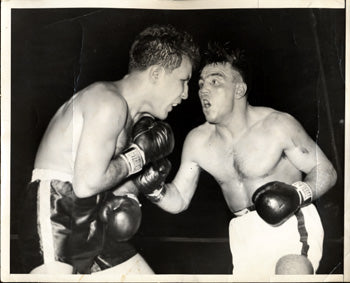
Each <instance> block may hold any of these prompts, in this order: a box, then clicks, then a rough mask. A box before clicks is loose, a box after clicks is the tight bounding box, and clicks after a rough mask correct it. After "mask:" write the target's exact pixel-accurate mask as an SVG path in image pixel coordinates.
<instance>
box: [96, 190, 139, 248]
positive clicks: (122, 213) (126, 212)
mask: <svg viewBox="0 0 350 283" xmlns="http://www.w3.org/2000/svg"><path fill="white" fill-rule="evenodd" d="M99 215H100V219H101V220H102V221H103V222H104V223H106V225H107V228H106V230H107V234H108V235H109V236H110V237H111V238H113V239H114V240H115V241H127V240H128V239H130V238H131V237H132V236H133V235H134V234H135V233H136V232H137V230H138V229H139V227H140V223H141V208H140V203H139V202H138V200H137V198H136V196H135V195H132V194H128V195H124V196H114V197H113V198H112V199H111V200H108V201H106V203H105V204H104V205H103V206H102V207H101V210H100V212H99Z"/></svg>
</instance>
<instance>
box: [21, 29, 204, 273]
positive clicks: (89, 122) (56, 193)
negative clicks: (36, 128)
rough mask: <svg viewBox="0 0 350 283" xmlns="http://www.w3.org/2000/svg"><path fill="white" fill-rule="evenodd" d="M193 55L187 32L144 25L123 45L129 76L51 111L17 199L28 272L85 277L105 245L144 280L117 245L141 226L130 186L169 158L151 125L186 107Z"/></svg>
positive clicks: (166, 139) (167, 142)
mask: <svg viewBox="0 0 350 283" xmlns="http://www.w3.org/2000/svg"><path fill="white" fill-rule="evenodd" d="M198 56H199V53H198V47H197V46H196V45H195V43H194V42H193V39H192V37H191V36H190V35H189V34H187V33H186V32H180V31H178V30H176V29H175V28H174V27H172V26H151V27H149V28H146V29H145V30H144V31H142V32H141V33H140V34H139V35H138V36H137V37H136V39H135V41H134V43H133V44H132V46H131V49H130V60H129V72H128V74H126V75H125V76H124V77H123V78H122V79H120V80H118V81H114V82H96V83H93V84H92V85H90V86H87V87H86V88H84V89H82V90H81V91H79V92H77V93H76V94H74V95H73V96H72V98H71V99H69V100H68V101H67V102H66V103H64V104H63V105H62V106H61V107H60V108H59V109H58V111H57V112H56V114H55V115H54V117H53V118H52V119H51V121H50V123H49V125H48V128H47V130H46V132H45V134H44V136H43V138H42V140H41V143H40V146H39V149H38V151H37V154H36V158H35V164H34V170H33V173H32V179H31V182H30V184H29V186H28V188H27V191H26V197H25V199H24V200H23V212H22V217H21V220H20V231H19V234H20V244H21V250H22V255H21V257H22V258H23V259H24V262H23V263H24V268H25V270H26V271H27V272H31V273H49V274H59V273H89V272H91V268H92V267H93V265H94V264H95V259H96V258H97V256H98V255H99V253H100V252H103V251H104V250H106V249H105V248H104V246H106V245H107V246H108V243H107V244H106V243H104V241H103V239H105V240H106V239H110V240H111V241H112V242H113V252H114V254H112V255H111V254H110V255H108V257H109V258H111V257H117V256H119V257H120V258H119V259H118V260H115V259H113V260H112V261H113V264H120V263H121V262H123V261H125V262H128V263H127V265H126V266H127V267H128V268H129V267H130V265H133V264H136V263H137V264H138V266H137V268H135V269H134V271H135V272H138V273H140V272H141V273H142V272H145V273H152V270H151V268H150V267H149V266H148V265H147V263H146V262H145V261H144V260H143V259H142V257H141V256H140V255H138V254H137V253H136V251H135V250H134V249H133V248H132V247H131V246H128V245H126V244H125V243H126V242H125V240H127V239H128V238H130V237H131V236H132V235H133V234H134V233H135V232H136V230H137V228H138V225H139V222H140V217H141V215H140V208H139V206H138V202H137V200H136V199H137V198H136V196H137V189H136V188H135V185H134V184H133V182H132V181H131V180H132V178H133V177H136V175H137V174H139V173H140V172H141V171H142V170H143V168H144V167H145V166H147V164H150V163H151V162H152V161H156V160H158V159H161V158H163V157H164V156H166V155H168V154H169V153H170V152H171V151H172V149H173V146H174V138H173V136H172V132H171V129H170V127H169V126H168V125H167V124H166V123H163V122H161V121H158V120H155V119H153V118H152V117H155V118H157V119H160V120H163V119H165V118H166V117H167V115H168V113H169V112H170V111H171V110H172V109H173V107H175V106H177V105H179V104H180V103H181V101H182V100H183V99H186V98H187V96H188V81H189V80H190V78H191V73H192V68H193V67H194V66H195V65H196V63H197V62H198ZM146 114H147V115H146ZM144 116H151V117H144ZM136 122H138V124H137V125H135V126H134V124H135V123H136ZM133 130H134V132H135V134H133ZM130 184H131V185H130ZM111 191H112V192H113V195H114V196H112V195H111V194H110V192H111ZM131 195H134V197H133V196H131ZM100 211H102V212H100ZM119 217H121V218H123V219H124V220H126V224H125V225H121V221H119ZM106 227H107V228H106ZM101 231H102V232H101ZM107 231H108V235H109V236H108V237H105V234H104V232H106V233H107ZM111 235H112V236H111ZM118 237H120V240H118V239H116V238H118ZM118 243H119V244H118ZM130 260H131V262H130ZM122 269H123V268H121V271H120V272H123V271H122ZM124 271H125V270H124Z"/></svg>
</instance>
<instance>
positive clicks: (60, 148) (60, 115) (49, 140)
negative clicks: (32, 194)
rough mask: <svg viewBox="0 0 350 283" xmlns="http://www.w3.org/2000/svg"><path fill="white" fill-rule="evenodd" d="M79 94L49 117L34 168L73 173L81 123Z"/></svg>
mask: <svg viewBox="0 0 350 283" xmlns="http://www.w3.org/2000/svg"><path fill="white" fill-rule="evenodd" d="M80 95H81V94H80V93H77V94H75V95H74V96H73V97H72V98H71V99H70V100H68V101H67V102H66V103H65V104H63V105H62V106H61V107H60V108H59V110H58V111H57V112H56V114H55V115H54V117H53V118H52V119H51V121H50V124H49V126H48V127H47V129H46V132H45V134H44V136H43V138H42V140H41V143H40V146H39V149H38V152H37V155H36V159H35V165H34V167H35V168H39V169H53V170H58V171H63V172H67V173H70V174H72V173H73V168H74V165H73V162H74V157H75V152H76V150H77V145H78V140H79V136H80V134H81V129H82V125H83V118H82V114H81V111H80V108H79V96H80Z"/></svg>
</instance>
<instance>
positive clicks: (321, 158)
mask: <svg viewBox="0 0 350 283" xmlns="http://www.w3.org/2000/svg"><path fill="white" fill-rule="evenodd" d="M281 120H282V121H280V122H282V123H280V129H281V132H282V134H283V135H285V136H286V137H287V138H286V139H285V140H286V144H285V148H284V153H285V154H286V156H287V157H288V159H289V160H290V161H291V162H292V163H293V164H294V166H296V168H298V169H299V170H300V171H302V172H304V173H305V174H306V177H305V178H304V180H303V182H305V183H307V184H308V185H309V186H310V188H311V190H312V199H313V200H314V199H317V198H319V197H320V196H322V195H323V194H324V193H325V192H327V191H328V190H329V189H330V188H331V187H332V186H334V184H335V182H336V180H337V173H336V171H335V169H334V167H333V165H332V164H331V162H330V161H329V160H328V158H327V157H326V156H325V154H324V153H323V152H322V150H321V149H320V148H319V147H318V145H317V144H316V143H315V142H314V141H313V140H312V139H311V138H310V137H309V136H308V134H307V133H306V132H305V130H304V129H303V127H302V126H301V125H300V123H299V122H298V121H296V120H295V119H294V118H293V117H292V116H290V115H283V119H281Z"/></svg>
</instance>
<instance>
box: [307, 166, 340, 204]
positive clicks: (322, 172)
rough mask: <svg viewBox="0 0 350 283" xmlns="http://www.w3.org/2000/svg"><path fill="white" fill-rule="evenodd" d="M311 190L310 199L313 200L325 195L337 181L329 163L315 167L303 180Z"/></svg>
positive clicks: (335, 173)
mask: <svg viewBox="0 0 350 283" xmlns="http://www.w3.org/2000/svg"><path fill="white" fill-rule="evenodd" d="M303 181H304V182H306V183H307V184H308V185H309V186H310V187H311V190H312V199H313V200H315V199H317V198H319V197H321V196H322V195H323V194H324V193H326V192H327V191H328V190H329V189H330V188H332V187H333V186H334V184H335V183H336V181H337V172H336V171H335V169H334V167H333V166H332V164H331V163H330V162H327V163H322V164H319V165H317V166H315V167H314V168H313V169H312V170H311V171H310V172H309V173H308V174H307V175H306V177H305V178H304V180H303Z"/></svg>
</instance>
